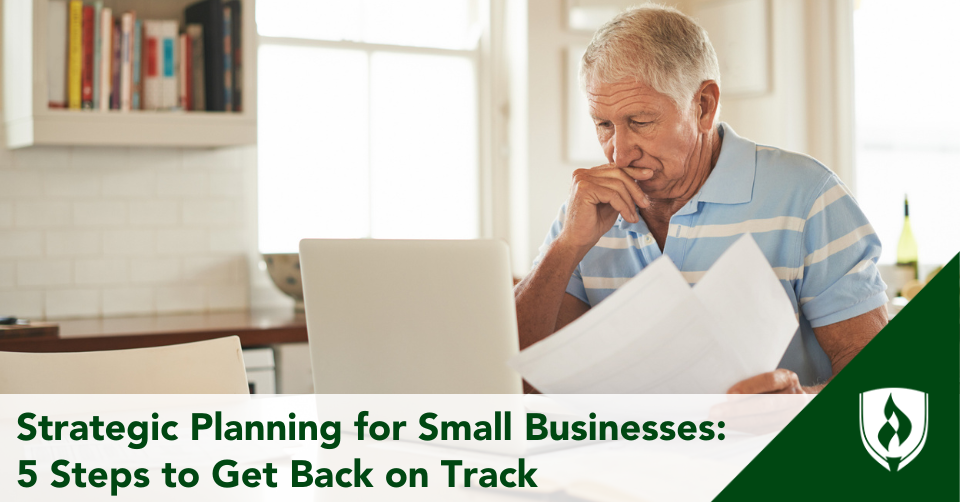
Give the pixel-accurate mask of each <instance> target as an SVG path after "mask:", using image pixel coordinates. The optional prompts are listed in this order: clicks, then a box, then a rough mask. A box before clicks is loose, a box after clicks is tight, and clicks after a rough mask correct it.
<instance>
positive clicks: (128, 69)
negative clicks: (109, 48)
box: [120, 12, 136, 111]
mask: <svg viewBox="0 0 960 502" xmlns="http://www.w3.org/2000/svg"><path fill="white" fill-rule="evenodd" d="M135 16H136V14H134V13H133V12H124V13H123V14H122V15H121V16H120V109H121V110H124V111H130V109H131V101H132V98H133V25H134V21H135V19H136V17H135Z"/></svg>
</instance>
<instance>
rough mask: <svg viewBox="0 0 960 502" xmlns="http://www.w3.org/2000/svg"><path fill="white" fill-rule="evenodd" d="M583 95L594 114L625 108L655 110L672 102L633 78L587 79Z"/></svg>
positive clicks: (613, 111)
mask: <svg viewBox="0 0 960 502" xmlns="http://www.w3.org/2000/svg"><path fill="white" fill-rule="evenodd" d="M585 97H586V99H587V104H588V106H589V107H590V111H591V113H592V114H594V115H596V114H606V113H616V112H617V111H619V110H623V109H626V108H630V109H637V110H638V111H650V112H656V111H657V110H660V109H662V108H663V107H664V106H666V105H669V104H670V103H671V102H672V101H671V100H670V97H669V96H667V95H666V94H662V93H660V92H657V91H656V90H654V89H653V88H652V87H650V86H649V85H647V84H644V83H643V82H637V81H635V80H620V81H617V82H603V81H598V80H591V81H588V82H587V85H586V87H585Z"/></svg>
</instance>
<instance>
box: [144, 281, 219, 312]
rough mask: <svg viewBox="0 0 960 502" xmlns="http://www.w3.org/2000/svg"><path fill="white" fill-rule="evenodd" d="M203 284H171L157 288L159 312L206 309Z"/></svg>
mask: <svg viewBox="0 0 960 502" xmlns="http://www.w3.org/2000/svg"><path fill="white" fill-rule="evenodd" d="M206 308H207V305H206V301H205V298H204V291H203V286H169V287H159V288H157V289H156V309H157V313H158V314H168V313H173V312H191V311H197V310H206Z"/></svg>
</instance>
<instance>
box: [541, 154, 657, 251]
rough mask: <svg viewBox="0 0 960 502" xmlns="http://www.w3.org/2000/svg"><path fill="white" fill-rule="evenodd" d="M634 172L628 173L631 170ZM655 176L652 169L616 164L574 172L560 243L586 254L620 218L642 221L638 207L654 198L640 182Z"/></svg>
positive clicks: (644, 206)
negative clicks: (648, 194)
mask: <svg viewBox="0 0 960 502" xmlns="http://www.w3.org/2000/svg"><path fill="white" fill-rule="evenodd" d="M628 172H629V173H630V174H627V173H628ZM652 176H653V171H652V170H650V169H642V168H632V167H625V168H619V167H614V166H613V165H611V164H607V165H603V166H597V167H593V168H590V169H577V170H576V171H574V172H573V184H572V185H571V187H570V197H569V198H568V199H567V214H566V216H565V218H564V221H563V230H562V231H561V233H560V235H559V236H558V238H557V241H558V243H560V242H562V243H563V245H565V246H571V247H572V248H574V249H576V250H577V252H578V254H580V255H583V254H586V252H587V251H589V250H590V248H592V247H593V246H594V244H596V243H597V241H599V240H600V237H602V236H603V234H605V233H607V231H608V230H610V227H612V226H613V224H614V223H615V222H616V221H617V216H618V215H619V216H623V219H624V220H626V221H629V222H630V223H637V222H639V221H640V215H639V213H638V212H637V210H636V206H640V207H642V208H646V207H648V206H649V205H650V200H649V199H648V198H647V196H646V194H644V193H643V191H642V190H641V189H640V187H639V186H638V185H637V181H646V180H648V179H650V178H651V177H652Z"/></svg>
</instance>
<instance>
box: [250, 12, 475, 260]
mask: <svg viewBox="0 0 960 502" xmlns="http://www.w3.org/2000/svg"><path fill="white" fill-rule="evenodd" d="M290 9H293V10H292V11H291V10H290ZM297 9H299V10H297ZM290 12H299V13H302V15H301V16H290V15H289V14H290ZM475 13H476V5H475V2H474V1H471V0H463V1H460V2H457V1H450V0H443V1H429V0H405V1H398V0H391V1H387V0H364V1H362V2H360V1H358V2H327V1H313V0H310V1H303V2H300V1H296V0H264V1H261V2H257V22H258V25H259V26H258V29H259V30H260V35H261V37H260V46H259V50H258V87H257V96H258V98H257V99H258V110H257V116H258V125H257V129H258V157H259V160H258V176H259V180H258V199H259V221H258V227H259V244H260V251H261V252H264V253H270V252H272V253H283V252H296V251H297V249H298V244H299V241H300V239H303V238H367V237H372V238H408V239H471V238H476V237H478V236H479V234H480V222H479V218H480V215H479V190H480V184H479V178H480V176H479V172H478V169H479V166H478V159H477V156H478V152H477V149H478V126H477V120H478V118H477V106H478V105H477V73H476V63H475V62H476V52H475V50H476V40H473V42H471V43H472V44H473V45H470V46H469V49H464V50H460V49H454V50H436V49H437V48H442V49H451V48H457V47H460V46H463V45H464V44H466V42H465V40H466V39H464V32H463V31H462V30H461V31H458V30H460V29H461V28H463V27H464V26H468V25H469V26H472V25H473V24H471V23H475V18H476V16H475ZM428 14H429V15H428ZM451 26H452V28H451ZM399 27H403V29H400V28H399ZM337 30H339V31H337ZM318 39H325V40H324V41H317V40H318ZM341 39H342V40H352V42H337V41H336V40H341ZM397 44H406V45H397ZM425 47H426V48H425ZM430 47H432V48H430Z"/></svg>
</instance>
